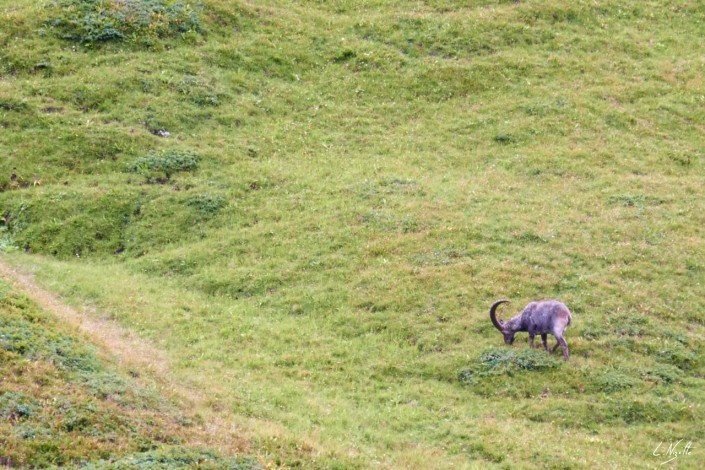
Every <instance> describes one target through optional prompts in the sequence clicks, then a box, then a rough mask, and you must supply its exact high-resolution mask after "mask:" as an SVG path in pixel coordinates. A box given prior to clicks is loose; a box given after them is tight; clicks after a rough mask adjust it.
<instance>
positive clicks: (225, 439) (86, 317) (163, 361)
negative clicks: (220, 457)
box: [0, 255, 252, 455]
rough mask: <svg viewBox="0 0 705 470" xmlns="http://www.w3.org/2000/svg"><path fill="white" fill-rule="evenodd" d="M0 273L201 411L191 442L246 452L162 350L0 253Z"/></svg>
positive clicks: (188, 407)
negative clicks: (78, 305) (177, 376)
mask: <svg viewBox="0 0 705 470" xmlns="http://www.w3.org/2000/svg"><path fill="white" fill-rule="evenodd" d="M0 276H2V277H3V278H4V279H5V280H6V281H8V282H9V283H10V284H11V285H12V286H13V287H14V288H15V289H17V290H18V291H20V292H23V293H24V294H25V295H27V296H28V297H29V298H30V299H32V300H33V301H34V302H36V303H37V304H38V305H40V306H41V307H42V308H43V309H44V310H46V311H47V312H49V313H51V314H53V315H54V316H55V317H56V318H58V319H59V320H60V321H62V322H64V323H66V324H69V325H71V326H73V327H75V328H77V329H78V330H80V331H81V332H82V333H83V334H84V335H86V336H87V337H88V338H89V339H90V341H91V342H92V343H94V344H96V345H98V346H99V347H101V348H103V350H104V351H106V352H107V353H109V354H110V355H111V356H112V357H113V358H115V359H116V360H117V361H118V362H119V364H120V367H121V368H122V369H128V368H129V369H133V370H140V371H144V372H146V373H147V374H148V375H149V376H151V377H153V378H154V379H156V381H157V383H158V384H159V386H160V388H161V389H162V391H163V393H165V394H166V395H168V396H169V398H171V399H172V400H174V401H176V402H177V403H178V404H179V406H180V407H182V408H183V409H184V410H185V411H187V412H189V413H191V412H194V411H197V412H198V413H199V414H201V415H202V416H203V418H204V420H203V421H204V424H203V425H202V426H201V430H200V432H199V433H197V434H198V436H194V437H195V439H194V442H193V444H197V445H206V446H208V447H211V448H214V449H217V450H218V451H220V452H222V453H226V454H231V455H232V454H242V453H251V451H252V449H251V448H250V445H249V443H248V442H247V441H246V439H244V438H243V437H242V436H241V435H239V433H238V432H237V428H236V426H235V424H234V419H233V418H234V417H232V416H228V415H224V414H223V413H222V412H214V411H213V410H211V409H210V408H209V407H208V406H207V405H206V403H207V400H206V397H205V395H204V394H203V392H201V391H199V390H195V389H193V388H188V387H186V386H184V385H183V384H180V383H178V382H176V381H175V380H174V379H173V377H172V376H171V374H170V372H169V360H168V358H167V356H166V354H164V352H163V351H161V350H159V349H157V348H155V347H154V346H152V345H151V344H150V343H148V342H147V341H145V340H144V339H142V338H139V337H138V336H137V335H136V334H135V333H133V332H131V331H129V330H127V329H125V328H123V327H121V326H120V325H118V324H117V323H116V322H114V321H111V320H104V319H101V318H99V316H98V315H96V314H91V313H90V312H83V311H80V310H77V309H75V308H73V307H71V306H70V305H67V304H65V303H64V302H63V301H62V300H61V298H60V297H58V296H57V295H56V294H54V293H52V292H49V291H48V290H46V289H44V288H42V287H41V286H39V285H37V283H36V282H35V281H34V277H33V276H32V275H31V274H27V273H25V272H22V271H20V270H18V269H17V268H15V267H13V266H11V265H9V264H8V263H6V262H5V261H4V260H3V259H2V255H0Z"/></svg>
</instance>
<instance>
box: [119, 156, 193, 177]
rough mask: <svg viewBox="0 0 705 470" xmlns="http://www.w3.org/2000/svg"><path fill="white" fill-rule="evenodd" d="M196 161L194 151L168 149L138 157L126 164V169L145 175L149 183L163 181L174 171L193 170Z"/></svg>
mask: <svg viewBox="0 0 705 470" xmlns="http://www.w3.org/2000/svg"><path fill="white" fill-rule="evenodd" d="M198 161H199V157H198V155H196V154H194V153H191V152H187V151H182V150H169V151H165V152H162V153H151V154H149V155H147V156H144V157H139V158H137V159H135V160H134V161H133V162H132V163H130V164H129V165H128V166H127V171H129V172H131V173H138V174H140V175H142V176H144V177H146V178H147V181H148V182H150V183H152V182H159V183H165V182H168V181H169V180H170V179H171V176H172V175H173V174H174V173H178V172H182V171H193V170H195V169H196V168H198Z"/></svg>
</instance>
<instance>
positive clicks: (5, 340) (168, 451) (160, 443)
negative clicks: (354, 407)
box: [0, 282, 259, 469]
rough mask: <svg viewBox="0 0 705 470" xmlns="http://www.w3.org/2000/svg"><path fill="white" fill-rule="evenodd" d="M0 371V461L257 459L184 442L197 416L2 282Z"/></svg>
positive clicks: (196, 462)
mask: <svg viewBox="0 0 705 470" xmlns="http://www.w3.org/2000/svg"><path fill="white" fill-rule="evenodd" d="M101 355H102V356H103V357H101ZM0 372H1V373H2V374H1V376H2V380H1V381H0V462H2V464H3V465H8V466H10V467H18V466H19V467H22V468H48V467H61V468H66V467H75V466H81V467H85V466H87V467H88V468H189V467H190V468H193V467H198V468H224V467H228V468H243V469H244V468H259V467H258V464H257V463H256V462H255V461H254V460H250V459H245V458H238V459H236V458H223V457H222V456H220V455H218V454H217V453H215V452H213V451H210V450H206V449H199V448H197V447H194V446H193V445H189V442H190V441H194V440H195V438H196V436H197V435H198V431H197V427H196V426H195V424H196V422H195V421H194V420H197V419H202V418H199V417H198V416H194V415H193V414H186V413H184V412H183V411H182V410H180V409H179V408H178V407H177V406H175V405H174V404H173V403H170V402H169V401H167V400H165V399H164V398H163V397H162V396H160V394H159V392H158V391H157V389H156V386H155V385H154V384H151V383H150V384H149V385H148V384H147V383H144V382H142V383H140V382H138V380H137V379H136V377H140V375H141V374H140V372H139V371H138V370H134V369H133V370H131V371H130V372H129V374H126V373H124V372H122V371H119V370H118V369H117V367H116V366H115V365H114V364H110V363H106V357H105V354H104V353H101V352H100V351H99V350H97V349H96V348H95V347H93V346H91V345H90V344H89V343H87V342H86V341H85V339H83V338H80V337H79V336H78V335H76V333H75V332H71V331H70V329H69V328H67V327H66V326H64V325H59V324H58V322H57V321H56V320H55V319H53V318H51V317H50V316H49V315H48V314H47V313H46V312H44V311H42V310H41V309H40V308H39V307H38V306H37V305H36V304H34V303H33V302H32V301H31V300H30V299H28V298H27V297H26V296H24V295H21V294H18V293H16V292H15V291H13V290H12V289H11V288H10V287H9V286H8V285H7V284H5V283H4V282H0ZM127 463H129V464H130V465H131V466H130V467H121V466H120V465H125V464H127ZM148 463H151V466H148V465H147V464H148ZM141 465H144V467H141Z"/></svg>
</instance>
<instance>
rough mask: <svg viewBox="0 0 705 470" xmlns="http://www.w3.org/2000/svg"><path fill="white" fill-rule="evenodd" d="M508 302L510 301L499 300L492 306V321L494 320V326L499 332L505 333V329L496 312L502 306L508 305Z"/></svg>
mask: <svg viewBox="0 0 705 470" xmlns="http://www.w3.org/2000/svg"><path fill="white" fill-rule="evenodd" d="M508 302H509V301H508V300H507V299H502V300H498V301H496V302H495V303H493V304H492V306H491V307H490V320H492V324H493V325H494V327H495V328H497V329H498V330H499V331H504V328H502V324H501V323H499V320H497V314H496V313H495V312H496V310H497V307H499V305H500V304H503V303H508Z"/></svg>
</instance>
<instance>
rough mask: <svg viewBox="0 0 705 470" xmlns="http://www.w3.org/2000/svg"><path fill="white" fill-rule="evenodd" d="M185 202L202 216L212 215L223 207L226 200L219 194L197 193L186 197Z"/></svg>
mask: <svg viewBox="0 0 705 470" xmlns="http://www.w3.org/2000/svg"><path fill="white" fill-rule="evenodd" d="M186 204H188V205H189V206H191V207H193V208H194V209H196V210H198V212H200V213H201V214H203V215H204V216H214V215H217V214H218V213H219V212H220V211H221V210H222V209H223V207H225V204H226V200H225V198H224V197H223V196H220V195H215V196H214V195H211V194H199V195H197V196H191V197H190V198H188V199H187V200H186Z"/></svg>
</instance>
